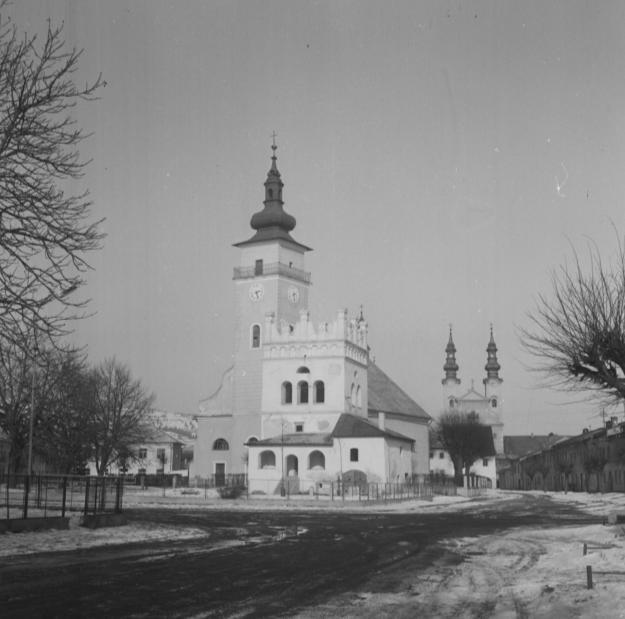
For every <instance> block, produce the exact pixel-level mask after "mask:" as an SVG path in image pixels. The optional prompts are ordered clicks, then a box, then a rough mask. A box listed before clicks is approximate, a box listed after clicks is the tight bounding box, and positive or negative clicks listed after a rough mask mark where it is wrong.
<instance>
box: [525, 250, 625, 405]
mask: <svg viewBox="0 0 625 619" xmlns="http://www.w3.org/2000/svg"><path fill="white" fill-rule="evenodd" d="M552 287H553V290H552V295H551V296H550V297H548V296H544V295H540V296H539V297H538V301H537V303H536V308H535V310H534V311H533V312H530V313H529V318H530V320H531V326H530V327H529V328H527V329H522V330H521V331H520V335H521V341H522V343H523V345H524V347H525V348H526V350H528V351H529V352H530V353H532V354H533V355H535V356H536V357H537V358H538V359H539V360H540V365H539V366H538V367H537V369H538V370H540V371H541V372H543V373H544V374H545V376H546V378H547V382H548V383H550V384H552V385H553V386H555V387H559V388H565V389H567V390H576V391H587V390H590V393H591V395H593V396H597V397H598V398H599V399H601V400H604V401H605V400H607V401H608V402H609V403H615V402H618V401H620V400H622V399H623V398H625V247H624V244H623V242H619V244H618V251H617V256H616V260H615V261H614V264H612V265H611V266H608V265H606V264H605V263H604V262H603V260H602V258H601V255H600V253H599V249H598V248H597V247H596V246H594V245H592V246H591V247H590V248H589V264H588V266H587V267H586V268H584V266H583V265H582V261H581V260H580V258H579V255H578V254H577V252H575V251H574V261H573V265H572V266H571V267H569V266H566V265H565V266H563V267H561V268H560V269H559V270H558V271H554V273H553V275H552Z"/></svg>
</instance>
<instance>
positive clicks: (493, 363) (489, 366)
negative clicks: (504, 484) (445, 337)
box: [482, 325, 503, 453]
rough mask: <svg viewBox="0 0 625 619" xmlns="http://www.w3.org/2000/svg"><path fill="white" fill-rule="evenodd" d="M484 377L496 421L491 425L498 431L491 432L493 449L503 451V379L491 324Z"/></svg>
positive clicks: (485, 387) (498, 451) (486, 392)
mask: <svg viewBox="0 0 625 619" xmlns="http://www.w3.org/2000/svg"><path fill="white" fill-rule="evenodd" d="M484 369H485V370H486V378H485V379H484V380H483V381H482V382H483V383H484V397H485V398H486V400H487V401H488V408H489V411H490V412H491V414H492V418H493V420H494V421H495V422H496V423H492V424H491V425H493V426H495V425H497V426H498V430H499V431H498V432H497V433H496V434H495V433H493V438H494V439H495V449H496V450H497V453H503V420H502V412H503V411H502V408H501V404H502V398H501V384H502V383H503V379H502V378H499V370H500V369H501V366H500V365H499V362H498V361H497V345H496V344H495V337H494V336H493V325H491V326H490V340H489V342H488V346H487V347H486V365H485V366H484Z"/></svg>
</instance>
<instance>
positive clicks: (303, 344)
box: [263, 309, 368, 365]
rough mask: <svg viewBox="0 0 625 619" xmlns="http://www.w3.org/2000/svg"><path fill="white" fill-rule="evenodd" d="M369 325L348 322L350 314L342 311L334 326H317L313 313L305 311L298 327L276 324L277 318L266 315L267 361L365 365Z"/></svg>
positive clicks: (279, 322)
mask: <svg viewBox="0 0 625 619" xmlns="http://www.w3.org/2000/svg"><path fill="white" fill-rule="evenodd" d="M367 332H368V328H367V323H366V321H364V320H359V319H349V318H348V317H347V310H344V309H342V310H339V312H338V315H337V318H336V320H334V321H333V322H320V323H319V324H318V325H317V326H315V325H314V324H313V323H312V321H311V320H310V312H308V310H302V311H301V312H300V319H299V321H298V322H297V323H295V324H289V323H287V322H286V321H283V320H282V321H276V318H275V314H274V313H273V312H269V313H268V314H266V315H265V330H264V336H263V348H264V349H265V357H268V358H277V357H292V356H303V355H304V354H306V355H307V356H310V357H316V356H319V357H321V356H328V355H329V356H347V357H349V358H350V359H354V360H355V361H358V362H359V363H362V364H363V365H367V361H368V343H367Z"/></svg>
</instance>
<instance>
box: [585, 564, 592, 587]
mask: <svg viewBox="0 0 625 619" xmlns="http://www.w3.org/2000/svg"><path fill="white" fill-rule="evenodd" d="M586 587H587V588H588V589H592V566H591V565H587V566H586Z"/></svg>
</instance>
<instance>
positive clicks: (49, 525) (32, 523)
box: [0, 516, 69, 533]
mask: <svg viewBox="0 0 625 619" xmlns="http://www.w3.org/2000/svg"><path fill="white" fill-rule="evenodd" d="M47 529H69V518H63V517H61V516H55V517H53V518H12V519H10V520H0V533H6V532H7V531H11V532H12V533H21V532H23V531H45V530H47Z"/></svg>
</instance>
